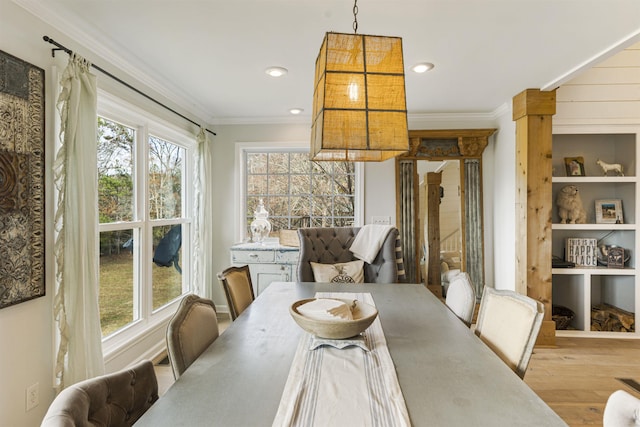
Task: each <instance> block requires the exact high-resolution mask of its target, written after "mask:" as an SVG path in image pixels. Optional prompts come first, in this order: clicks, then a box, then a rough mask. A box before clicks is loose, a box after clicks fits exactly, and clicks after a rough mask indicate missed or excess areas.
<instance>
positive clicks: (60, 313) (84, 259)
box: [54, 54, 104, 390]
mask: <svg viewBox="0 0 640 427" xmlns="http://www.w3.org/2000/svg"><path fill="white" fill-rule="evenodd" d="M90 65H91V64H90V63H88V62H87V61H86V60H85V59H83V58H81V57H79V56H77V55H75V54H72V55H71V57H70V58H69V64H68V65H67V68H66V69H65V70H64V73H63V74H62V77H61V79H60V85H61V92H60V96H59V98H58V104H57V106H58V111H59V113H60V121H61V123H60V148H59V150H58V153H57V154H56V159H55V165H54V179H55V184H56V188H57V191H58V203H57V206H56V213H55V233H56V240H55V256H56V282H57V292H56V295H55V298H54V314H55V317H56V321H57V323H58V329H59V332H60V337H59V340H60V341H59V347H58V355H57V359H56V378H57V387H58V390H62V389H63V388H65V387H67V386H69V385H71V384H74V383H76V382H78V381H81V380H84V379H87V378H91V377H94V376H96V375H101V374H103V373H104V360H103V357H102V332H101V330H100V312H99V308H98V291H99V289H98V284H99V282H98V271H99V270H98V235H97V234H98V211H97V210H98V209H97V208H98V198H97V194H98V183H97V160H96V159H97V154H96V146H97V143H96V135H97V90H96V77H95V75H93V74H91V73H90V72H89V68H90Z"/></svg>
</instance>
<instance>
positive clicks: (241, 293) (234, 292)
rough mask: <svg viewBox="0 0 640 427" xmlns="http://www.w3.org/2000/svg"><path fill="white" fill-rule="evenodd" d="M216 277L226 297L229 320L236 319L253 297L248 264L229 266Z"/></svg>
mask: <svg viewBox="0 0 640 427" xmlns="http://www.w3.org/2000/svg"><path fill="white" fill-rule="evenodd" d="M218 279H219V280H220V282H221V283H222V287H223V288H224V294H225V296H226V297H227V304H229V314H230V315H231V320H236V318H237V317H238V316H240V314H241V313H242V312H243V311H244V310H245V309H246V308H247V307H249V304H251V303H252V302H253V300H254V299H255V296H254V293H253V284H252V283H251V274H250V273H249V266H248V265H244V266H241V267H229V268H227V269H225V270H224V271H222V272H221V273H218Z"/></svg>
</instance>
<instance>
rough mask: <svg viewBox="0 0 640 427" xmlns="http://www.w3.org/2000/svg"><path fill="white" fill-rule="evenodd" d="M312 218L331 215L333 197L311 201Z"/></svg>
mask: <svg viewBox="0 0 640 427" xmlns="http://www.w3.org/2000/svg"><path fill="white" fill-rule="evenodd" d="M311 215H312V216H330V215H331V197H314V198H312V199H311Z"/></svg>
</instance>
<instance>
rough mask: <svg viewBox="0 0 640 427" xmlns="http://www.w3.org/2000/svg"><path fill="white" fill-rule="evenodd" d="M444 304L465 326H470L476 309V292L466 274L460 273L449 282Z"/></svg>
mask: <svg viewBox="0 0 640 427" xmlns="http://www.w3.org/2000/svg"><path fill="white" fill-rule="evenodd" d="M445 304H447V307H449V308H450V309H451V311H453V313H454V314H455V315H456V316H458V317H459V318H460V320H462V321H463V322H464V323H465V325H467V326H471V319H473V311H474V310H475V308H476V291H475V289H474V287H473V284H472V283H471V279H470V278H469V275H468V274H467V273H466V272H460V273H458V274H456V275H455V276H453V277H452V278H451V280H450V281H449V288H448V289H447V296H446V297H445Z"/></svg>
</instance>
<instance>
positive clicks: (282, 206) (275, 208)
mask: <svg viewBox="0 0 640 427" xmlns="http://www.w3.org/2000/svg"><path fill="white" fill-rule="evenodd" d="M265 209H266V210H267V211H268V212H269V218H271V217H272V216H289V198H288V197H287V196H282V197H269V205H268V206H267V205H266V206H265Z"/></svg>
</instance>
